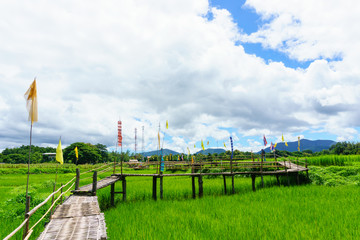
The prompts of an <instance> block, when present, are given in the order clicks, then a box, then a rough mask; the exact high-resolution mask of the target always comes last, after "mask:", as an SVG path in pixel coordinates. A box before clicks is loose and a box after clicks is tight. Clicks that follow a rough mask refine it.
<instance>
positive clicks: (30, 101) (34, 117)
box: [24, 79, 38, 124]
mask: <svg viewBox="0 0 360 240" xmlns="http://www.w3.org/2000/svg"><path fill="white" fill-rule="evenodd" d="M24 97H25V99H26V108H27V109H28V112H29V121H31V124H32V123H33V122H37V121H38V110H37V91H36V79H34V81H33V83H32V84H31V85H30V88H29V89H28V90H27V91H26V93H25V94H24Z"/></svg>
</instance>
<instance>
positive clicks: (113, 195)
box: [110, 183, 115, 206]
mask: <svg viewBox="0 0 360 240" xmlns="http://www.w3.org/2000/svg"><path fill="white" fill-rule="evenodd" d="M110 187H111V188H110V205H111V206H114V205H115V183H113V184H111V186H110Z"/></svg>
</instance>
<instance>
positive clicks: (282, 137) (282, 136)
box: [281, 134, 288, 146]
mask: <svg viewBox="0 0 360 240" xmlns="http://www.w3.org/2000/svg"><path fill="white" fill-rule="evenodd" d="M281 140H282V141H283V142H285V140H284V134H282V135H281ZM285 146H288V144H287V142H285Z"/></svg>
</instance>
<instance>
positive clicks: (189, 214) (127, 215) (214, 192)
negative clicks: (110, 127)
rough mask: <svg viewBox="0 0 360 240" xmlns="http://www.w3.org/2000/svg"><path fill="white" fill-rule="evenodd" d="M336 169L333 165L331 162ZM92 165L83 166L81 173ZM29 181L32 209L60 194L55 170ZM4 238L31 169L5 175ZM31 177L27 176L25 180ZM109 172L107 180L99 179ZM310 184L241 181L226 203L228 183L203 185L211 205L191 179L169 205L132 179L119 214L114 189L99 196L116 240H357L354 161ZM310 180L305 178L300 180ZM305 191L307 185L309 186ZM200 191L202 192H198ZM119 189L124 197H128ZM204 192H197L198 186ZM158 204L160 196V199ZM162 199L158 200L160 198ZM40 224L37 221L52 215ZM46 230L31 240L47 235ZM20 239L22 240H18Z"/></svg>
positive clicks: (321, 172)
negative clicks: (195, 194)
mask: <svg viewBox="0 0 360 240" xmlns="http://www.w3.org/2000/svg"><path fill="white" fill-rule="evenodd" d="M329 161H330V160H329ZM94 167H98V166H93V165H84V166H81V170H80V171H81V172H85V171H87V170H89V169H92V168H94ZM75 168H76V167H75V166H74V165H64V166H63V168H62V169H60V168H59V169H58V172H59V174H58V180H57V182H58V183H60V182H62V183H66V182H67V181H69V180H70V179H71V178H73V177H74V175H75ZM31 169H32V170H31V172H32V174H31V175H30V186H31V187H30V195H31V197H32V207H34V206H35V205H36V204H38V203H40V202H41V201H42V200H43V199H45V197H47V196H48V195H49V194H50V193H51V192H52V189H53V184H54V179H55V174H54V173H55V171H56V165H55V164H44V165H33V166H32V168H31ZM0 170H1V171H2V172H1V177H0V238H3V237H5V236H6V235H7V234H9V233H10V232H11V231H12V230H14V229H15V228H16V227H17V226H18V225H19V224H20V223H21V222H22V221H23V214H24V206H25V204H24V200H25V197H24V195H25V194H24V193H25V184H26V174H25V173H26V172H27V167H26V165H8V166H4V165H2V166H1V167H0ZM24 171H25V172H24ZM124 171H125V172H127V173H154V170H136V171H135V170H133V169H126V170H124ZM110 174H111V169H110V172H104V173H100V174H99V176H100V178H103V177H105V176H108V175H110ZM309 176H310V179H311V181H312V182H311V184H306V185H302V186H296V184H295V183H296V181H295V178H291V184H292V187H284V185H285V183H286V182H287V181H286V178H284V177H283V178H282V179H281V182H282V186H281V187H278V186H276V178H275V177H272V176H267V177H264V181H265V188H261V187H260V178H256V188H257V191H256V192H252V188H251V179H250V178H246V177H243V176H237V177H235V191H236V194H235V195H231V194H230V187H231V178H228V179H227V187H228V194H227V195H226V196H225V195H224V189H223V187H224V186H223V179H222V177H218V178H210V177H204V178H203V181H204V197H203V198H201V199H198V198H197V199H196V200H193V199H192V192H191V178H190V177H169V178H165V179H164V199H163V200H158V201H153V200H152V178H150V177H148V178H139V177H128V178H127V201H126V202H125V203H123V202H122V201H121V197H122V196H121V195H120V194H119V195H116V207H111V206H109V203H110V199H109V198H110V194H109V192H110V188H104V189H101V190H99V191H98V197H99V202H100V207H101V208H102V211H104V213H105V218H106V224H107V228H108V230H107V233H108V236H109V237H110V239H168V238H170V239H208V238H211V239H242V238H250V239H358V238H359V237H360V233H359V228H358V225H359V222H360V220H359V219H360V218H358V216H359V214H360V212H359V209H358V207H357V206H358V203H359V200H360V199H359V196H360V194H359V193H360V165H359V164H358V162H357V160H356V159H355V160H354V162H350V161H349V162H348V163H346V164H345V165H339V166H338V165H337V166H327V167H321V166H310V171H309ZM81 179H84V180H81V185H84V184H87V183H90V182H91V173H88V174H85V175H82V176H81ZM301 179H302V180H305V174H302V175H301ZM304 183H305V182H304ZM196 185H197V184H196ZM120 186H121V184H120V183H117V184H116V188H117V190H119V191H121V188H120ZM197 190H198V186H197ZM158 196H159V194H158ZM158 198H159V197H158ZM49 205H50V204H48V205H47V207H44V208H42V209H43V210H41V211H39V212H38V214H37V215H35V216H34V217H33V220H32V223H31V224H30V226H31V225H32V224H33V223H34V221H35V220H37V219H38V218H39V217H40V216H41V215H42V214H43V213H44V212H45V211H46V210H47V208H48V206H49ZM43 227H44V222H43V223H41V226H40V227H37V228H35V229H36V231H35V233H34V234H33V236H32V238H31V239H35V238H36V236H38V234H39V233H40V232H41V231H42V230H43ZM14 239H21V233H19V234H18V235H17V236H16V237H15V238H14Z"/></svg>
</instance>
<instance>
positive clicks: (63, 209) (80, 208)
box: [38, 195, 107, 240]
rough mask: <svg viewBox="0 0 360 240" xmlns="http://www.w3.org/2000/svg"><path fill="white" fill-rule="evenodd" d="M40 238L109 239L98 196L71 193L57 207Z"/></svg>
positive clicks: (59, 239) (60, 239) (70, 239)
mask: <svg viewBox="0 0 360 240" xmlns="http://www.w3.org/2000/svg"><path fill="white" fill-rule="evenodd" d="M38 239H39V240H43V239H57V240H65V239H69V240H75V239H94V240H95V239H107V235H106V225H105V218H104V214H103V213H101V212H100V208H99V203H98V200H97V196H76V195H71V196H70V197H69V198H68V199H67V200H66V201H65V202H64V203H63V204H62V205H59V206H58V207H57V209H56V211H55V212H54V214H53V215H52V217H51V221H50V222H49V224H48V225H47V226H46V228H45V230H44V231H43V232H42V234H41V235H40V237H39V238H38Z"/></svg>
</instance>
